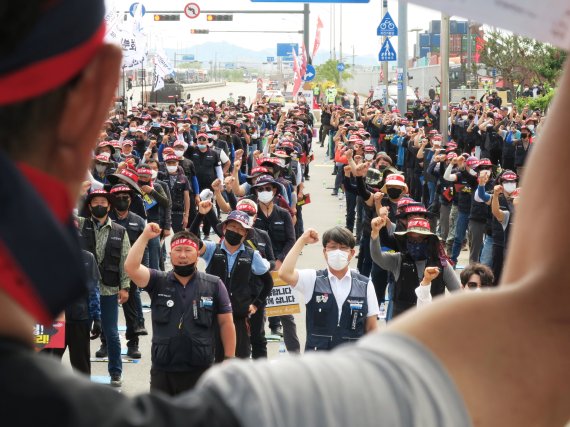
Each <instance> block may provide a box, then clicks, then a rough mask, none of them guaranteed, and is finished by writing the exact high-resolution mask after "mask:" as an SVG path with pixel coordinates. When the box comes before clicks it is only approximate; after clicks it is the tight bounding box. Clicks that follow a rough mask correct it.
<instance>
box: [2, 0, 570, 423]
mask: <svg viewBox="0 0 570 427" xmlns="http://www.w3.org/2000/svg"><path fill="white" fill-rule="evenodd" d="M103 15H104V10H103V1H102V0H91V1H88V2H85V1H83V2H78V1H72V0H60V1H57V2H54V1H51V2H49V1H41V0H29V1H27V2H18V3H15V2H1V3H0V28H1V29H2V30H1V31H2V36H3V37H1V38H0V52H1V55H0V118H1V119H2V122H3V123H9V124H10V126H3V127H2V128H1V131H0V132H1V133H2V135H1V136H0V183H1V184H3V185H0V193H1V197H2V200H3V204H2V209H0V307H1V310H0V360H1V362H0V381H1V382H2V384H5V385H6V384H9V387H2V389H1V391H0V402H1V404H0V408H1V409H2V413H8V411H9V413H11V414H17V417H18V418H17V422H16V424H17V425H18V426H36V425H38V424H39V423H41V424H42V425H50V426H70V427H71V426H73V427H76V426H82V427H84V426H100V425H106V426H135V425H136V426H155V427H156V426H168V427H175V426H198V425H208V426H225V427H233V426H269V425H271V426H280V427H282V426H316V425H326V426H339V427H340V426H347V425H354V424H355V423H356V424H358V425H359V426H377V425H378V423H379V414H381V417H382V421H381V423H382V425H383V426H413V425H421V426H434V427H435V426H437V427H446V426H450V427H458V426H469V425H478V426H491V425H493V426H496V425H501V426H516V425H524V426H527V425H533V426H560V425H563V424H564V423H565V422H566V421H567V420H568V419H569V418H570V409H569V408H570V394H569V393H568V384H569V383H570V369H568V368H569V364H568V353H569V352H570V341H569V340H568V336H570V311H569V310H568V299H569V298H570V288H569V287H568V282H569V280H570V273H569V272H568V269H567V268H566V262H567V258H568V245H567V242H568V241H569V240H570V228H569V227H560V226H558V227H556V226H553V224H565V222H566V216H567V212H568V209H566V206H567V205H570V200H569V199H568V197H558V198H556V199H552V200H551V199H546V200H545V199H544V188H545V187H546V186H547V187H548V189H549V192H550V194H565V191H566V188H567V186H568V184H567V183H566V182H565V179H564V175H560V170H564V169H565V167H566V165H568V164H569V163H570V150H569V149H568V144H567V138H566V129H565V128H566V123H568V121H569V120H570V117H568V116H569V113H568V112H569V111H570V98H568V97H567V96H566V97H565V96H562V97H558V98H557V100H556V101H555V102H554V104H553V106H552V107H551V108H550V110H549V111H550V112H549V119H548V125H547V127H545V128H544V129H543V130H542V131H541V137H540V141H539V142H538V143H537V145H536V147H535V148H534V150H533V154H532V156H531V158H530V159H529V163H528V166H525V168H526V169H525V183H524V186H525V193H524V195H523V196H522V197H521V200H520V204H519V206H518V208H517V221H516V223H514V224H513V230H512V233H511V244H510V248H511V249H510V250H509V254H508V259H507V262H506V265H505V270H504V274H503V277H502V287H500V288H499V289H498V290H494V289H492V290H489V291H487V292H477V293H475V292H473V293H471V292H461V293H456V294H460V295H455V296H449V297H446V298H442V299H440V300H439V301H435V302H434V303H432V304H431V305H429V306H427V307H424V308H423V309H422V310H414V311H413V312H410V313H406V314H403V315H402V316H400V317H399V318H398V320H396V321H395V322H393V323H392V325H391V326H390V327H389V328H387V329H386V330H385V331H383V332H381V333H375V334H372V335H370V336H367V337H363V338H362V339H361V340H359V341H358V343H357V344H355V345H346V346H342V347H341V348H339V349H338V350H334V351H332V352H329V353H325V354H315V355H311V356H307V357H297V358H295V357H291V358H285V359H284V360H283V361H279V362H276V363H268V362H255V363H251V362H229V363H227V364H226V365H225V366H221V367H219V368H213V369H212V370H210V371H209V372H208V373H206V374H205V376H204V377H203V379H202V380H201V381H200V382H199V383H198V385H197V387H196V389H195V390H194V391H192V392H189V393H186V394H182V395H180V396H178V397H177V398H173V399H169V398H166V397H165V396H163V395H158V394H157V395H148V394H147V395H141V396H138V397H136V398H129V397H127V396H124V395H122V394H119V393H117V392H115V391H114V390H113V389H111V388H109V387H106V386H103V385H97V384H92V383H91V382H89V380H87V379H85V378H82V377H80V376H78V375H75V374H73V373H71V372H69V371H68V370H67V369H65V368H63V367H61V366H60V364H59V363H58V362H57V361H54V360H52V359H53V358H49V357H45V356H42V355H38V354H36V353H35V352H34V351H33V334H32V331H33V328H34V323H35V322H36V321H39V322H42V323H44V324H48V323H49V322H50V321H51V319H53V318H54V317H55V316H56V315H57V314H58V313H60V312H61V311H62V310H63V309H64V308H65V307H66V306H67V305H68V304H70V303H71V302H73V301H75V300H76V299H77V298H78V297H80V296H81V295H82V294H84V292H86V286H85V285H84V282H85V280H84V277H83V276H84V272H83V262H82V259H81V250H80V248H79V245H78V243H77V239H76V237H74V232H73V228H72V225H71V222H70V220H69V219H70V214H71V211H72V206H73V204H74V202H73V201H74V199H75V198H76V195H77V194H78V193H79V188H80V186H81V183H82V181H83V180H84V178H85V175H86V171H87V170H88V168H89V162H90V158H91V152H92V149H93V147H94V145H95V140H96V137H97V135H98V134H99V132H100V129H101V124H102V123H103V121H104V119H105V118H106V114H107V112H108V110H109V101H110V100H111V98H112V96H113V95H114V93H115V88H116V84H117V80H118V70H119V67H120V63H121V57H120V51H119V49H117V48H115V47H111V46H108V45H105V44H104V43H103V42H102V40H103V35H104V27H103V25H102V23H103ZM37 46H41V47H42V48H41V49H38V48H37ZM54 70H55V71H54ZM38 76H40V78H38ZM568 91H570V70H568V69H566V72H565V74H564V76H563V78H562V84H561V86H560V88H559V93H561V94H565V93H568ZM552 153H556V155H552ZM8 182H9V185H6V184H5V183H8ZM538 204H540V206H541V208H540V209H536V206H537V205H538ZM530 224H532V227H531V226H529V225H530ZM537 242H549V244H550V245H551V249H552V250H549V251H544V249H543V247H542V245H537V244H536V243H537ZM46 273H49V274H46ZM490 355H491V357H489V356H490ZM537 366H538V367H539V369H537ZM489 396H492V404H489ZM46 402H49V404H45V403H46ZM40 405H41V406H40ZM38 407H41V411H37V410H35V411H34V410H30V408H38ZM355 420H357V421H355Z"/></svg>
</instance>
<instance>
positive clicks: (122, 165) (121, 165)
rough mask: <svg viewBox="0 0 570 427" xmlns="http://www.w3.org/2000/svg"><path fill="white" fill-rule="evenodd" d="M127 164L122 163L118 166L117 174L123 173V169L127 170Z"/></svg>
mask: <svg viewBox="0 0 570 427" xmlns="http://www.w3.org/2000/svg"><path fill="white" fill-rule="evenodd" d="M126 167H127V164H126V163H125V162H121V163H119V164H118V165H117V172H119V171H122V170H123V169H126Z"/></svg>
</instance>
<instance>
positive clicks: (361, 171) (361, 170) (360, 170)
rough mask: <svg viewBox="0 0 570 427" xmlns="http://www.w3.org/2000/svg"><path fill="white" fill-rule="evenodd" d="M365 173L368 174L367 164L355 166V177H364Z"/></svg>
mask: <svg viewBox="0 0 570 427" xmlns="http://www.w3.org/2000/svg"><path fill="white" fill-rule="evenodd" d="M366 172H368V164H367V163H361V164H359V165H358V166H356V176H366Z"/></svg>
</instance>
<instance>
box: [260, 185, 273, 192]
mask: <svg viewBox="0 0 570 427" xmlns="http://www.w3.org/2000/svg"><path fill="white" fill-rule="evenodd" d="M257 191H273V187H272V186H271V185H266V186H263V187H257Z"/></svg>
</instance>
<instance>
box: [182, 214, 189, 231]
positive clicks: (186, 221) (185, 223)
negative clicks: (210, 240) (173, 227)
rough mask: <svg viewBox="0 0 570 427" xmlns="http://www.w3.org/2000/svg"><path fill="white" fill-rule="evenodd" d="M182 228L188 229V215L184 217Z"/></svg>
mask: <svg viewBox="0 0 570 427" xmlns="http://www.w3.org/2000/svg"><path fill="white" fill-rule="evenodd" d="M182 228H184V229H186V228H188V215H186V214H184V216H182Z"/></svg>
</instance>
